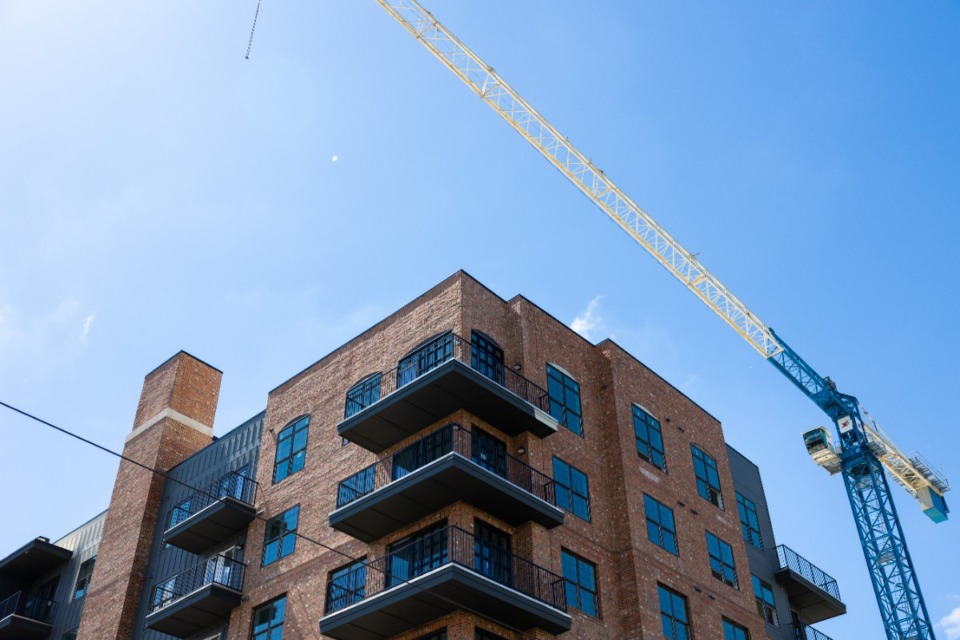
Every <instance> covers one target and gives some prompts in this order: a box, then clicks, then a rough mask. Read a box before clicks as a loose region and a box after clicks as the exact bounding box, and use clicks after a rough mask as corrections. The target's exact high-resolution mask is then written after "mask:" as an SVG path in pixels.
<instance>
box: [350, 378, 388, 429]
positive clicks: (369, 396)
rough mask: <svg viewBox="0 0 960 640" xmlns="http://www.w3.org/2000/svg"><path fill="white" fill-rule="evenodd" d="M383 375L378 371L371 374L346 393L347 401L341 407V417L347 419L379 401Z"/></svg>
mask: <svg viewBox="0 0 960 640" xmlns="http://www.w3.org/2000/svg"><path fill="white" fill-rule="evenodd" d="M382 379H383V375H382V374H381V373H380V372H379V371H378V372H377V373H371V374H370V375H368V376H367V377H365V378H363V379H362V380H360V382H358V383H357V384H355V385H353V386H352V387H351V388H350V390H349V391H347V400H346V403H345V405H344V407H343V417H344V418H349V417H350V416H352V415H353V414H355V413H357V412H358V411H361V410H363V409H366V408H367V407H369V406H370V405H372V404H373V403H374V402H376V401H377V400H379V399H380V381H381V380H382Z"/></svg>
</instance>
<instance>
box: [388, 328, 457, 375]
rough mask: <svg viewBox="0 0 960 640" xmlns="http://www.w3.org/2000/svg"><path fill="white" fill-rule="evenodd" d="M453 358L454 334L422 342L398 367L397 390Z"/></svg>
mask: <svg viewBox="0 0 960 640" xmlns="http://www.w3.org/2000/svg"><path fill="white" fill-rule="evenodd" d="M452 357H453V332H452V331H447V332H446V333H441V334H440V335H438V336H434V337H432V338H429V339H427V340H425V341H424V342H421V343H420V344H419V345H418V346H417V347H416V348H415V349H414V350H413V351H411V352H410V353H409V354H408V355H406V356H404V357H403V358H401V359H400V362H399V364H398V365H397V388H398V389H399V388H400V387H402V386H403V385H405V384H407V383H408V382H410V381H411V380H416V379H417V378H418V377H420V376H422V375H423V374H425V373H426V372H427V371H430V370H431V369H433V368H434V367H438V366H440V365H441V364H443V363H444V362H446V361H447V360H449V359H450V358H452Z"/></svg>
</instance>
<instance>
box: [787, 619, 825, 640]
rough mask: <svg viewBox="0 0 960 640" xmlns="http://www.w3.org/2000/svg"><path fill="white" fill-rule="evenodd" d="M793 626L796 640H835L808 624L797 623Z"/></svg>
mask: <svg viewBox="0 0 960 640" xmlns="http://www.w3.org/2000/svg"><path fill="white" fill-rule="evenodd" d="M791 626H792V627H793V638H794V640H833V639H832V638H831V637H830V636H828V635H827V634H825V633H822V632H820V631H817V630H816V629H814V628H813V627H811V626H810V625H808V624H803V623H802V622H795V623H793V624H792V625H791Z"/></svg>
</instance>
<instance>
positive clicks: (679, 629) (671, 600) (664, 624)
mask: <svg viewBox="0 0 960 640" xmlns="http://www.w3.org/2000/svg"><path fill="white" fill-rule="evenodd" d="M657 589H658V595H659V599H660V628H661V629H663V637H664V638H667V639H668V640H690V638H691V634H690V617H689V616H688V615H687V599H686V598H685V597H683V596H682V595H680V594H679V593H677V592H676V591H674V590H673V589H668V588H667V587H665V586H663V585H662V584H658V585H657Z"/></svg>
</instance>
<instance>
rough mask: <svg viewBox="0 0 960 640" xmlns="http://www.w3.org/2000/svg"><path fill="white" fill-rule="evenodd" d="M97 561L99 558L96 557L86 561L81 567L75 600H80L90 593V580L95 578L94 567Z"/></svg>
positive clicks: (75, 586)
mask: <svg viewBox="0 0 960 640" xmlns="http://www.w3.org/2000/svg"><path fill="white" fill-rule="evenodd" d="M96 561H97V557H96V556H94V557H92V558H90V559H89V560H84V561H83V563H82V564H81V565H80V571H79V572H78V573H77V581H76V583H75V584H74V587H73V599H74V600H79V599H80V598H82V597H83V596H85V595H87V592H88V591H90V578H91V577H92V576H93V565H94V564H95V563H96Z"/></svg>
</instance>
